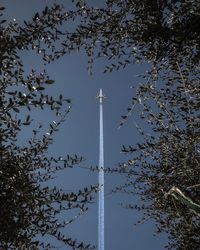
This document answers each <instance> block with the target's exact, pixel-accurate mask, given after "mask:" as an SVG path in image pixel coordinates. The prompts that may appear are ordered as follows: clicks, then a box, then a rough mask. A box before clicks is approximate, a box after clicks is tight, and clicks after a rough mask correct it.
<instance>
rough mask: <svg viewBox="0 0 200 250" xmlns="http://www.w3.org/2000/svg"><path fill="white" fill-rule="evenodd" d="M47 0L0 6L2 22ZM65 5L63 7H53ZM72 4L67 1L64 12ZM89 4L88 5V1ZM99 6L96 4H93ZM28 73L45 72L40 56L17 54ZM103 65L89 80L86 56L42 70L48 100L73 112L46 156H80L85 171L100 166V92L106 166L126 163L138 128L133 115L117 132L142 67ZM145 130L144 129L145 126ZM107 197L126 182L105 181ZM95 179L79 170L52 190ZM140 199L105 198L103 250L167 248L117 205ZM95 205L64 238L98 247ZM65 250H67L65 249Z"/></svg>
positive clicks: (42, 117) (39, 118)
mask: <svg viewBox="0 0 200 250" xmlns="http://www.w3.org/2000/svg"><path fill="white" fill-rule="evenodd" d="M46 2H47V4H48V5H50V4H51V3H53V2H54V1H50V0H47V1H45V0H34V1H33V0H29V1H27V0H26V1H25V0H18V1H12V0H6V1H5V0H3V1H2V4H3V5H4V4H5V5H6V7H7V11H6V16H7V17H8V18H9V19H10V20H12V19H13V18H16V19H17V21H20V20H24V19H29V18H31V16H32V15H33V13H34V12H36V11H41V10H42V9H43V7H44V6H45V4H46ZM57 2H64V1H57ZM70 2H71V1H70V0H69V1H65V4H66V6H67V5H68V4H69V6H71V5H70ZM90 2H91V1H90ZM94 2H97V1H94ZM21 56H22V58H23V60H24V62H25V65H26V72H27V73H29V72H30V70H31V69H32V68H34V69H36V70H38V71H40V70H42V69H43V68H44V66H43V64H42V62H41V60H40V58H39V56H37V55H35V54H34V53H29V52H27V51H26V52H23V53H22V54H21ZM104 65H105V62H103V61H97V62H96V63H95V65H94V69H93V75H92V76H89V75H88V73H87V69H86V67H87V57H86V55H85V53H84V52H80V53H73V54H71V55H67V56H64V57H63V58H61V59H60V60H58V61H57V62H55V63H53V64H51V65H48V66H47V67H46V69H47V72H48V73H49V75H50V78H51V79H54V80H55V82H56V84H55V85H54V86H50V87H49V93H50V94H55V95H57V94H59V93H62V95H63V96H65V97H67V98H71V99H72V111H71V112H70V114H69V116H68V117H67V119H66V122H65V123H64V124H62V126H61V128H60V131H59V132H58V133H57V134H56V135H55V138H54V139H55V142H54V144H53V145H52V146H51V147H50V150H49V153H50V154H53V155H61V156H62V155H63V156H64V155H66V154H73V153H76V154H78V155H83V156H84V157H85V158H86V161H85V162H84V163H83V164H82V165H83V166H91V165H93V166H96V165H97V164H98V146H99V141H98V140H99V134H98V133H99V132H98V129H99V104H98V102H97V101H96V100H95V96H96V94H97V93H98V92H99V88H102V89H103V92H104V94H105V95H106V96H107V99H106V101H105V103H104V145H105V147H104V150H105V166H109V167H113V166H115V165H116V164H117V163H118V162H121V161H126V159H128V157H127V156H124V155H122V154H120V150H121V146H122V144H124V145H133V144H135V143H137V142H138V141H139V140H141V138H140V137H139V135H138V133H137V131H136V128H135V127H134V121H136V122H138V124H140V121H139V120H138V118H137V114H136V113H134V114H133V115H132V116H131V117H130V119H129V120H128V122H127V123H126V124H125V125H124V126H123V127H122V128H121V129H118V126H119V123H120V117H121V115H124V114H125V113H126V108H127V107H128V106H129V104H130V103H131V98H132V96H133V95H134V89H132V88H130V87H131V86H137V84H138V83H139V81H140V79H139V78H138V77H136V75H138V74H140V73H142V72H144V71H145V70H146V67H145V66H144V65H131V66H129V67H127V68H126V69H124V70H121V71H116V72H113V73H111V74H103V73H102V72H103V69H104ZM34 117H35V120H36V122H43V123H46V124H47V123H48V121H52V120H53V119H55V117H54V116H52V114H51V113H50V112H38V113H36V114H34ZM143 126H146V125H144V124H143ZM29 135H30V134H29V133H28V132H23V134H21V142H22V143H24V142H25V141H26V140H27V139H28V138H29ZM105 179H106V186H105V192H106V193H108V192H109V191H110V190H111V189H112V188H113V187H115V186H116V185H118V184H120V183H124V181H125V178H124V176H120V175H106V177H105ZM97 180H98V178H97V173H92V172H89V171H88V170H85V169H82V168H75V169H70V170H66V171H63V172H62V173H61V174H58V176H57V178H56V180H54V182H53V184H54V185H56V186H59V187H62V188H64V189H67V190H68V189H69V190H77V189H79V188H82V187H84V186H86V185H88V184H89V185H92V184H96V183H97ZM138 200H139V199H138V197H133V196H125V195H119V194H118V195H115V194H113V195H107V196H106V197H105V221H106V225H105V241H106V242H105V248H106V249H107V250H131V249H136V250H162V249H164V243H165V242H166V237H165V236H156V237H153V230H154V224H153V222H152V221H150V222H148V223H145V224H143V225H139V226H137V227H134V223H136V222H137V220H138V219H139V218H140V216H142V214H138V213H137V212H136V211H130V210H127V209H124V208H123V207H122V206H121V205H120V203H124V202H131V203H136V202H138ZM97 218H98V217H97V203H94V204H92V205H91V207H90V209H89V211H88V213H87V214H85V215H84V216H82V217H81V218H80V219H78V220H77V221H76V222H75V223H73V224H72V225H71V226H69V227H67V228H66V234H70V235H71V236H73V237H75V238H78V239H80V240H83V241H88V242H91V243H92V244H97ZM63 249H66V248H63Z"/></svg>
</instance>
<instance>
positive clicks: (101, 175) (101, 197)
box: [98, 90, 104, 250]
mask: <svg viewBox="0 0 200 250" xmlns="http://www.w3.org/2000/svg"><path fill="white" fill-rule="evenodd" d="M99 96H100V131H99V168H100V169H99V186H100V191H99V203H98V206H99V207H98V250H104V146H103V104H102V98H101V96H102V90H100V95H99Z"/></svg>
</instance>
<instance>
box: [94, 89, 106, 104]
mask: <svg viewBox="0 0 200 250" xmlns="http://www.w3.org/2000/svg"><path fill="white" fill-rule="evenodd" d="M105 98H106V96H104V95H103V94H102V89H100V91H99V95H98V94H97V96H96V99H99V101H100V103H102V101H103V99H105Z"/></svg>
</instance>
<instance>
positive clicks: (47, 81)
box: [45, 80, 54, 84]
mask: <svg viewBox="0 0 200 250" xmlns="http://www.w3.org/2000/svg"><path fill="white" fill-rule="evenodd" d="M45 83H47V84H53V83H54V80H46V81H45Z"/></svg>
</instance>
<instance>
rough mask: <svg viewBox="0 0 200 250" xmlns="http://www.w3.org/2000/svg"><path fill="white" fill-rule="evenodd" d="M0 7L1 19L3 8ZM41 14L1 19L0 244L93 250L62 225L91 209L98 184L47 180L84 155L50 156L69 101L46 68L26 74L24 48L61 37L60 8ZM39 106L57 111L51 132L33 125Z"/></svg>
mask: <svg viewBox="0 0 200 250" xmlns="http://www.w3.org/2000/svg"><path fill="white" fill-rule="evenodd" d="M0 11H1V12H0V13H1V18H2V16H3V12H4V7H0ZM43 15H44V17H45V18H46V21H45V20H43V21H42V22H41V21H40V19H39V17H38V14H36V15H35V16H34V17H33V19H32V20H31V21H30V22H26V21H24V24H23V25H20V24H18V23H17V22H15V21H13V22H10V23H8V22H7V21H6V20H3V19H1V21H0V24H1V25H0V57H1V65H0V103H1V105H0V120H1V123H0V179H1V182H0V187H1V193H0V204H1V209H0V215H1V216H0V248H1V249H51V248H52V247H54V246H53V245H52V244H50V243H49V241H48V239H47V236H51V237H54V239H56V240H58V241H61V242H63V244H64V245H65V246H68V247H70V248H72V249H93V248H94V247H92V246H91V245H89V244H85V243H83V242H79V241H77V240H75V239H73V237H71V236H69V235H65V234H64V233H63V228H65V227H66V226H67V225H69V224H71V223H72V222H73V221H74V220H75V219H76V218H78V217H79V216H80V215H82V214H83V213H85V212H86V211H87V209H88V205H89V203H90V201H91V199H92V194H93V193H94V192H96V191H97V188H96V187H93V186H91V187H85V188H84V189H82V190H76V191H74V192H72V191H71V192H66V191H64V190H62V189H59V188H57V187H52V186H49V184H48V181H49V180H51V179H53V178H55V173H57V172H58V171H60V170H63V169H66V168H68V167H73V166H74V165H77V164H80V163H81V162H82V161H83V160H84V159H83V157H79V156H77V155H66V156H65V157H55V156H50V155H49V153H48V148H49V145H50V144H51V143H53V135H54V133H55V132H57V131H58V129H59V126H60V125H61V123H63V122H64V121H65V118H66V116H67V114H68V113H69V112H70V110H71V100H70V99H66V98H64V97H63V96H62V95H59V96H58V97H57V98H56V97H53V96H49V95H48V94H46V89H47V87H48V86H50V85H52V84H53V83H54V81H53V80H52V79H50V77H49V76H48V75H47V73H46V71H42V72H39V73H37V72H36V71H35V70H34V69H33V70H32V71H31V73H30V74H28V75H26V73H25V66H24V63H23V57H22V56H21V51H26V52H27V53H30V50H31V49H33V50H34V49H35V48H37V52H38V53H40V49H42V50H43V52H44V51H45V46H46V49H48V48H47V47H48V46H49V47H50V46H53V45H55V40H56V39H58V38H57V32H58V31H57V25H59V24H60V22H59V20H58V19H59V18H58V17H59V16H60V7H59V6H58V5H54V6H52V8H51V9H48V8H46V9H45V10H44V11H43ZM24 26H25V27H24ZM43 39H44V40H45V45H44V46H43V47H42V45H41V40H43ZM54 54H56V50H55V51H54ZM39 109H41V110H44V111H45V110H47V109H50V110H51V111H52V113H54V115H55V121H52V123H51V124H49V128H48V132H44V129H43V127H42V125H41V124H38V127H35V125H33V110H39ZM24 127H30V130H32V132H31V134H30V138H29V141H28V142H27V144H26V145H21V143H18V142H20V132H21V131H23V129H24ZM71 210H74V211H75V212H76V215H75V216H72V217H71V219H68V220H64V219H62V218H60V217H59V215H60V214H61V213H69V212H70V211H71ZM68 217H69V216H68Z"/></svg>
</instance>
